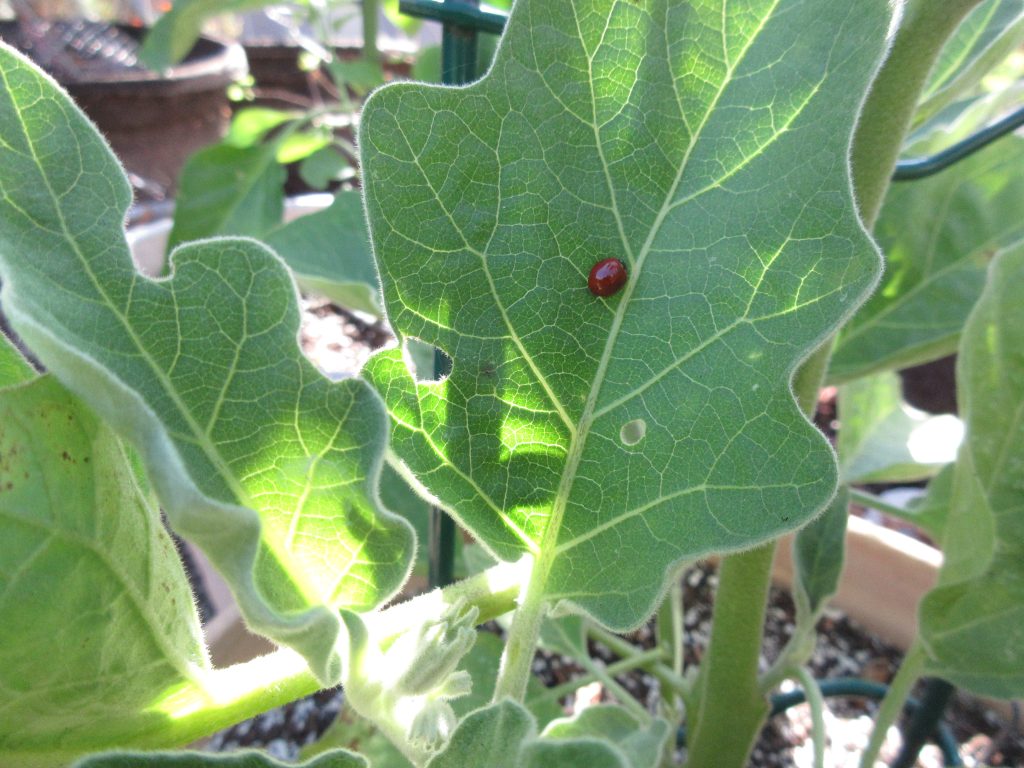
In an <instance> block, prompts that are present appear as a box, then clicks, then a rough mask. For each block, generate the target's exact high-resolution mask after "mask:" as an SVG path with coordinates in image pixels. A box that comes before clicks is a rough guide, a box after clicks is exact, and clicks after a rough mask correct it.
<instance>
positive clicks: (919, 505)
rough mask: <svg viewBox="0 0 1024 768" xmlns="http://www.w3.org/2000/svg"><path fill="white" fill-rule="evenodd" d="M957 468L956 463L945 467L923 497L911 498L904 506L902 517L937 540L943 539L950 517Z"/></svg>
mask: <svg viewBox="0 0 1024 768" xmlns="http://www.w3.org/2000/svg"><path fill="white" fill-rule="evenodd" d="M955 470H956V465H955V464H949V465H947V466H945V467H943V468H942V471H941V472H939V474H937V475H936V476H935V477H933V478H932V481H931V482H930V483H928V493H926V494H925V495H924V496H923V497H918V498H916V499H911V500H910V502H909V503H908V504H907V506H906V507H903V508H902V509H903V514H902V515H901V517H902V518H903V519H904V520H906V521H907V522H909V523H913V524H914V525H916V526H917V527H919V528H920V529H921V530H923V531H924V532H925V533H927V534H928V536H930V537H931V539H932V541H935V542H941V541H942V539H943V531H945V529H946V520H948V519H949V505H950V501H951V498H952V495H953V478H954V476H955Z"/></svg>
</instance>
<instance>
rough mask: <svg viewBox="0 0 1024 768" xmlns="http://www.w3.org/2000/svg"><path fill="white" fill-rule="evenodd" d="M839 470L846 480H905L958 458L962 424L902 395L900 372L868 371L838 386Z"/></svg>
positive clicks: (932, 471)
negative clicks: (913, 405) (912, 403)
mask: <svg viewBox="0 0 1024 768" xmlns="http://www.w3.org/2000/svg"><path fill="white" fill-rule="evenodd" d="M839 425H840V426H839V444H838V446H837V449H838V452H839V474H840V476H841V477H842V479H843V482H845V483H851V484H852V483H904V482H910V481H915V480H923V479H925V478H928V477H931V476H932V475H934V474H936V473H937V472H938V471H939V470H940V469H942V467H943V466H945V465H946V464H949V463H950V462H952V461H953V460H954V459H955V458H956V451H957V448H958V447H959V445H960V440H961V438H962V437H963V424H962V423H961V422H960V420H959V419H957V418H956V417H955V416H952V415H949V414H945V415H942V416H929V415H928V414H926V413H924V412H922V411H918V410H917V409H915V408H911V407H910V406H909V405H907V403H906V402H905V401H904V400H903V392H902V387H901V385H900V379H899V376H897V375H896V374H895V373H892V372H885V373H880V374H876V375H874V376H866V377H864V378H862V379H858V380H856V381H853V382H851V383H850V384H845V385H843V386H842V387H840V388H839Z"/></svg>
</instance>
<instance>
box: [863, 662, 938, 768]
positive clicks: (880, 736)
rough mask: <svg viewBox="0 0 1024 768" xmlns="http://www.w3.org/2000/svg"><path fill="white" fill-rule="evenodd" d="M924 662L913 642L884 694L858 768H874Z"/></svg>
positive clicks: (922, 668)
mask: <svg viewBox="0 0 1024 768" xmlns="http://www.w3.org/2000/svg"><path fill="white" fill-rule="evenodd" d="M924 662H925V653H924V649H923V648H922V647H921V644H920V643H918V642H915V643H914V645H913V646H911V648H910V650H909V651H907V655H906V656H904V657H903V663H902V664H901V665H900V669H899V671H898V672H897V673H896V677H894V678H893V680H892V683H890V684H889V692H888V693H887V694H885V698H884V699H882V706H881V707H879V709H878V714H877V715H875V723H874V727H873V728H872V730H871V739H870V741H868V745H867V747H865V749H864V754H862V755H861V757H860V768H874V765H875V761H876V760H877V759H878V753H879V751H880V750H881V749H882V744H883V742H884V741H885V734H886V733H887V732H888V730H889V726H891V725H892V724H893V723H895V722H896V719H897V718H898V717H899V716H900V712H902V711H903V707H904V705H905V704H906V703H907V697H908V696H910V690H911V689H912V688H913V687H914V683H916V682H917V679H918V678H919V677H920V676H921V672H922V671H923V670H924Z"/></svg>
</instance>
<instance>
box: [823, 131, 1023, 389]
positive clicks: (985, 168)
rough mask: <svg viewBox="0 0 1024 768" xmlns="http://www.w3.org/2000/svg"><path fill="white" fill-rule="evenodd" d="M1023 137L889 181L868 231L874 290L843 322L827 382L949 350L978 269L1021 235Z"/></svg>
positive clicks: (980, 275) (981, 278)
mask: <svg viewBox="0 0 1024 768" xmlns="http://www.w3.org/2000/svg"><path fill="white" fill-rule="evenodd" d="M1022 199H1024V138H1022V137H1020V136H1007V137H1005V138H1003V139H1002V140H1001V141H998V142H996V143H995V144H993V145H992V146H991V147H987V148H986V149H985V150H984V151H982V152H979V153H978V154H976V155H974V156H973V157H970V158H968V159H966V160H963V161H961V162H959V163H957V164H956V165H955V166H953V167H952V168H950V169H948V170H946V171H944V172H942V173H940V174H938V175H936V176H933V177H932V178H928V179H922V180H920V181H914V182H909V183H900V184H894V185H893V186H892V187H890V189H889V194H888V195H887V197H886V199H885V203H884V205H883V206H882V212H881V215H880V217H879V219H878V224H877V225H876V227H875V234H876V236H877V237H878V242H879V243H880V244H881V246H882V250H883V251H884V252H885V256H886V265H887V267H886V273H885V279H884V282H883V284H882V286H881V287H880V288H879V290H878V292H877V293H876V294H875V295H874V296H872V297H871V298H870V299H869V300H868V302H867V303H866V304H865V305H864V306H863V307H861V309H860V311H858V312H857V314H856V315H855V316H854V317H853V319H852V320H851V321H850V323H849V324H848V325H846V326H845V327H844V328H843V331H842V333H841V334H840V336H839V342H838V344H837V345H836V349H835V352H834V353H833V355H832V361H831V364H830V367H829V378H830V380H832V381H833V382H844V381H850V380H852V379H855V378H857V377H859V376H864V375H867V374H869V373H873V372H876V371H882V370H891V369H895V368H904V367H906V366H909V365H914V364H916V363H923V362H927V361H928V360H934V359H936V358H939V357H942V356H944V355H948V354H950V353H952V352H954V351H956V345H957V342H958V341H959V339H960V332H961V330H962V329H963V326H964V322H965V321H966V320H967V315H968V314H969V313H970V311H971V308H972V307H973V306H974V303H975V302H976V301H977V300H978V296H979V295H981V290H982V287H983V286H984V284H985V273H986V268H987V266H988V264H989V262H990V261H991V260H992V258H993V257H994V256H995V255H996V254H997V253H998V252H999V251H1000V250H1002V249H1004V248H1007V247H1009V246H1011V245H1013V244H1014V243H1017V242H1021V241H1024V217H1022V216H1021V215H1020V201H1021V200H1022Z"/></svg>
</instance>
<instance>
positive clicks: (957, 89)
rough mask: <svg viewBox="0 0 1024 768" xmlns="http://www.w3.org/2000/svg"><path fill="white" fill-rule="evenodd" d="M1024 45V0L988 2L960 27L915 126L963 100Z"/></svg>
mask: <svg viewBox="0 0 1024 768" xmlns="http://www.w3.org/2000/svg"><path fill="white" fill-rule="evenodd" d="M1022 42H1024V0H985V2H982V3H980V4H979V5H978V6H977V7H976V8H975V9H974V10H973V11H971V13H970V15H969V16H968V17H967V18H966V19H965V20H964V22H963V23H962V24H960V26H959V27H958V28H957V31H956V34H955V35H953V37H952V38H951V39H950V40H949V41H948V42H947V43H946V45H945V46H944V47H943V49H942V53H941V54H940V56H939V60H938V61H937V62H936V63H935V66H934V67H933V69H932V72H931V75H930V77H929V80H928V84H927V85H926V86H925V88H924V90H923V91H922V93H921V101H920V105H919V106H918V109H917V114H915V116H914V124H915V126H917V125H920V124H921V123H923V122H924V121H926V120H927V119H928V118H930V117H932V116H933V115H935V114H936V113H937V112H938V111H939V110H941V109H942V108H943V107H945V106H946V105H947V104H949V103H951V102H952V101H954V100H956V99H958V98H960V97H962V96H963V95H965V94H966V93H968V92H969V91H970V90H971V89H972V88H973V87H974V86H976V85H977V84H978V83H979V82H980V81H981V80H982V78H983V77H985V76H986V75H987V74H988V73H989V72H990V71H991V70H992V68H993V66H994V65H995V64H996V63H997V62H999V61H1000V60H1001V59H1003V58H1004V57H1005V56H1006V55H1007V54H1009V53H1010V52H1011V51H1013V50H1014V49H1015V48H1017V47H1018V46H1020V44H1021V43H1022Z"/></svg>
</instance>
